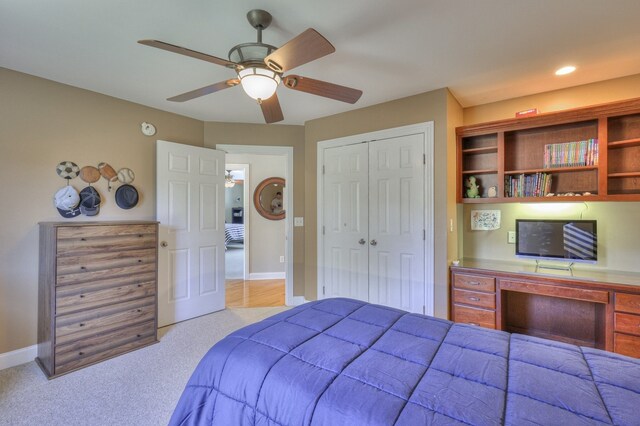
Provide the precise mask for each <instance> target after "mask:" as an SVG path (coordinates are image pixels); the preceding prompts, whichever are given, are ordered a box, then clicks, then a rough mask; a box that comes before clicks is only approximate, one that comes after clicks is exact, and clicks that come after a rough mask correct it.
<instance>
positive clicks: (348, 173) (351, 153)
mask: <svg viewBox="0 0 640 426" xmlns="http://www.w3.org/2000/svg"><path fill="white" fill-rule="evenodd" d="M367 155H368V154H367V144H363V143H360V144H355V145H348V146H341V147H336V148H330V149H326V150H324V164H325V171H324V175H323V179H324V186H323V192H324V194H323V199H324V206H323V217H324V257H323V258H324V262H325V263H324V265H325V274H324V277H325V284H324V287H323V290H324V295H323V296H324V297H351V298H354V299H360V300H365V301H366V300H367V299H368V297H369V289H368V285H369V284H368V277H367V276H368V274H369V272H368V268H369V266H368V240H367V238H368V235H367V234H368V228H369V223H368V212H367V202H368V201H367V200H368V198H367V197H368V195H367V185H368V179H369V177H368V171H367V169H368V160H367Z"/></svg>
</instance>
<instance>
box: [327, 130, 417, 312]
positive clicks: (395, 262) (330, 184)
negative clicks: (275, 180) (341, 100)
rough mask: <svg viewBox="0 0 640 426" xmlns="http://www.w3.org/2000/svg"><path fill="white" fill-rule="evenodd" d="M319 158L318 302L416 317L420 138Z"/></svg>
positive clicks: (379, 142)
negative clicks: (349, 302) (358, 304)
mask: <svg viewBox="0 0 640 426" xmlns="http://www.w3.org/2000/svg"><path fill="white" fill-rule="evenodd" d="M324 152H325V157H324V164H325V174H324V185H323V191H324V194H323V199H324V206H323V217H324V223H325V224H324V226H325V230H324V232H325V235H324V253H323V254H324V256H323V259H324V268H325V269H324V282H325V294H324V297H340V296H341V297H352V298H355V299H360V300H365V301H369V302H373V303H379V304H382V305H386V306H392V307H396V308H400V309H404V310H407V311H411V312H419V313H422V312H423V311H424V302H425V240H424V238H425V228H424V227H425V217H424V212H425V207H424V194H425V188H424V185H425V167H424V134H414V135H407V136H399V137H394V138H390V139H383V140H376V141H371V142H365V143H359V144H355V145H347V146H341V147H336V148H329V149H326V150H325V151H324Z"/></svg>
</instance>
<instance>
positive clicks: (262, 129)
mask: <svg viewBox="0 0 640 426" xmlns="http://www.w3.org/2000/svg"><path fill="white" fill-rule="evenodd" d="M204 144H205V146H208V147H211V148H215V146H216V145H218V144H221V145H227V144H231V145H261V146H291V147H293V181H294V185H293V216H304V214H305V205H304V200H305V193H304V191H305V170H304V166H305V164H304V152H305V144H304V127H303V126H284V125H277V124H269V125H266V124H242V123H217V122H206V123H204ZM306 221H307V220H306V217H305V225H306V224H307V223H306ZM304 260H305V257H304V228H300V227H294V228H293V295H294V296H302V295H304Z"/></svg>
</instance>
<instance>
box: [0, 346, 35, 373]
mask: <svg viewBox="0 0 640 426" xmlns="http://www.w3.org/2000/svg"><path fill="white" fill-rule="evenodd" d="M37 355H38V345H33V346H29V347H26V348H22V349H16V350H15V351H11V352H5V353H3V354H0V370H4V369H5V368H11V367H15V366H16V365H20V364H25V363H27V362H31V361H33V360H34V358H35V357H36V356H37Z"/></svg>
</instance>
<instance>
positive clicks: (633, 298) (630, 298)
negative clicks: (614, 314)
mask: <svg viewBox="0 0 640 426" xmlns="http://www.w3.org/2000/svg"><path fill="white" fill-rule="evenodd" d="M615 310H616V311H623V312H631V313H635V314H640V294H627V293H616V303H615Z"/></svg>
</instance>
